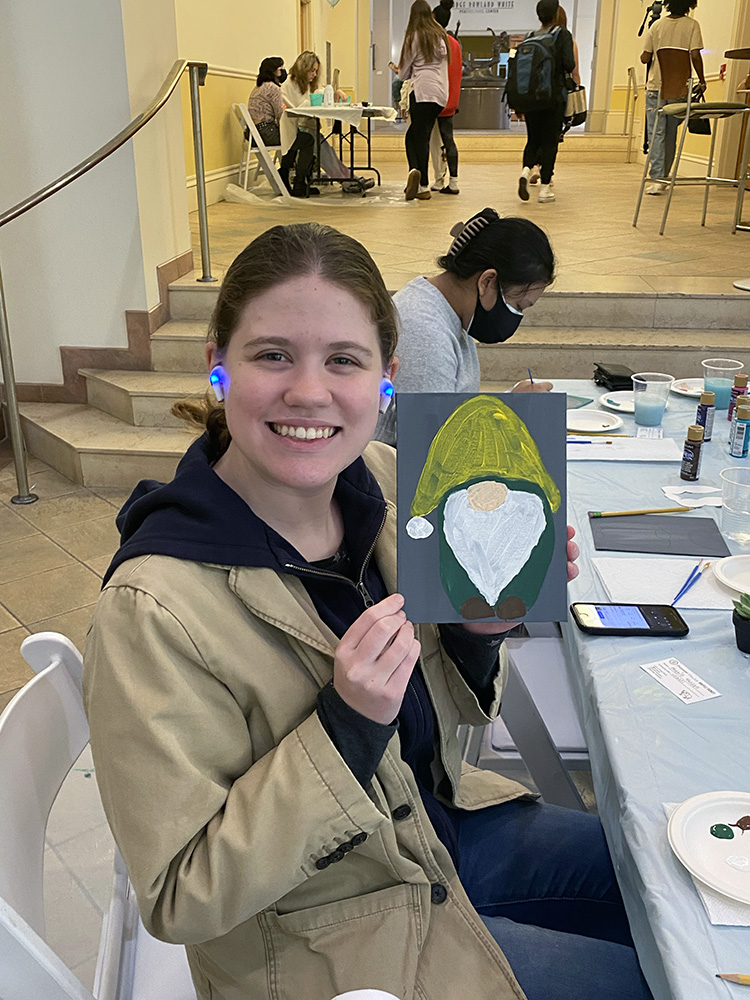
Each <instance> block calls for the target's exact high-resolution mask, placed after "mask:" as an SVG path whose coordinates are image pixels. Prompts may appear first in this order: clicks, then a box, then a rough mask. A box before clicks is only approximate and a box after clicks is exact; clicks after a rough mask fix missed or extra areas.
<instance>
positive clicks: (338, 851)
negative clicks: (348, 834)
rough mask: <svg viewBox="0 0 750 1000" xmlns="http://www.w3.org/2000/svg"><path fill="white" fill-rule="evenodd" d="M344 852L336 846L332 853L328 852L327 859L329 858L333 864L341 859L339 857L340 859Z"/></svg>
mask: <svg viewBox="0 0 750 1000" xmlns="http://www.w3.org/2000/svg"><path fill="white" fill-rule="evenodd" d="M344 854H345V852H344V851H342V850H341V848H340V847H339V848H337V849H336V850H335V851H334V852H333V854H329V855H328V860H329V861H330V862H331V864H332V865H333V864H335V863H336V862H337V861H341V859H342V858H343V857H344Z"/></svg>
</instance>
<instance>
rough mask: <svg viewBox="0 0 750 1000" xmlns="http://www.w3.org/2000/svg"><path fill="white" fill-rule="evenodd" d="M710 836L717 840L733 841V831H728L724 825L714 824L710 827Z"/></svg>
mask: <svg viewBox="0 0 750 1000" xmlns="http://www.w3.org/2000/svg"><path fill="white" fill-rule="evenodd" d="M711 836H712V837H718V838H719V840H734V831H733V830H730V828H729V827H728V826H727V824H726V823H714V825H713V826H712V827H711Z"/></svg>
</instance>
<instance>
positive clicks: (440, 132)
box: [430, 0, 464, 194]
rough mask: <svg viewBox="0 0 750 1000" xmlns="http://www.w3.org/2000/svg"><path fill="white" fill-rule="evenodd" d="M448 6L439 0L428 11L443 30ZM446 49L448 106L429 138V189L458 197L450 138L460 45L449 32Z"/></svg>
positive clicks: (454, 150)
mask: <svg viewBox="0 0 750 1000" xmlns="http://www.w3.org/2000/svg"><path fill="white" fill-rule="evenodd" d="M452 6H453V0H440V3H439V4H438V5H437V7H433V9H432V14H433V16H434V18H435V20H436V21H437V23H438V24H439V25H440V26H441V27H443V28H446V29H447V28H448V22H449V21H450V17H451V7H452ZM448 49H449V52H450V61H449V63H448V103H447V104H446V106H445V107H444V108H443V110H442V111H441V112H440V114H439V115H438V119H437V122H435V124H434V126H433V128H432V135H431V137H430V158H431V159H432V167H433V170H434V171H435V183H434V184H433V185H432V190H433V191H439V192H440V193H441V194H458V149H457V147H456V141H455V139H454V138H453V116H454V115H455V114H456V112H457V111H458V102H459V100H460V98H461V78H462V76H463V72H464V66H463V53H462V51H461V43H460V42H459V40H458V39H457V38H456V37H455V35H451V34H450V32H448ZM443 150H445V162H446V163H447V166H448V183H447V184H446V183H445V167H444V166H443Z"/></svg>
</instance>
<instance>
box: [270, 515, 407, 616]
mask: <svg viewBox="0 0 750 1000" xmlns="http://www.w3.org/2000/svg"><path fill="white" fill-rule="evenodd" d="M387 517H388V508H386V509H385V511H384V513H383V520H382V521H381V522H380V527H379V528H378V530H377V534H376V535H375V538H374V539H373V541H372V545H371V546H370V548H369V551H368V553H367V555H366V556H365V558H364V562H363V563H362V569H361V570H360V572H359V579H358V580H357V582H356V583H355V582H354V581H353V580H350V579H349V577H348V576H344V575H343V574H342V573H332V572H331V571H330V570H327V569H309V568H308V567H307V566H296V565H295V564H294V563H284V569H293V570H295V571H296V572H298V573H308V574H310V575H311V576H322V577H324V578H326V579H329V580H343V581H344V583H348V584H349V585H350V586H352V587H354V589H355V590H356V591H357V593H358V594H359V596H360V597H361V598H362V602H363V603H364V606H365V609H367V608H371V607H372V606H373V604H374V603H375V601H373V599H372V597H371V596H370V593H369V591H368V590H367V587H366V586H365V570H366V569H367V564H368V563H369V561H370V559H371V557H372V554H373V552H374V551H375V546H376V545H377V543H378V539H379V538H380V534H381V532H382V531H383V528H384V527H385V521H386V518H387Z"/></svg>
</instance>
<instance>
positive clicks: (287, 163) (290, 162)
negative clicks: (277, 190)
mask: <svg viewBox="0 0 750 1000" xmlns="http://www.w3.org/2000/svg"><path fill="white" fill-rule="evenodd" d="M293 166H294V157H293V156H292V157H290V156H289V154H288V153H287V154H286V156H282V157H281V163H280V164H279V177H280V178H281V180H282V183H283V184H284V187H285V188H286V189H287V191H289V192H290V193H291V190H292V189H291V186H290V184H289V171H290V170H291V169H292V167H293Z"/></svg>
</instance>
